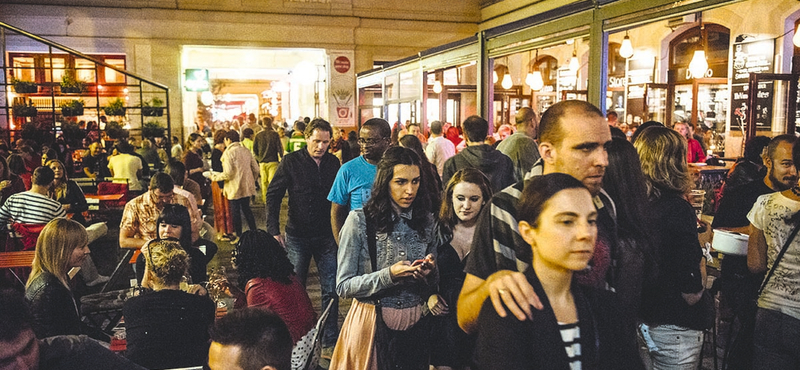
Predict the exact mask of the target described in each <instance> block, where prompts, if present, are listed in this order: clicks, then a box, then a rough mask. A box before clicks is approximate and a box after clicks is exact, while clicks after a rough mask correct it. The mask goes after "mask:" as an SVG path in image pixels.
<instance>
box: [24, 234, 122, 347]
mask: <svg viewBox="0 0 800 370" xmlns="http://www.w3.org/2000/svg"><path fill="white" fill-rule="evenodd" d="M89 253H90V251H89V237H88V235H87V234H86V229H84V227H83V226H82V225H81V224H79V223H78V222H76V221H72V220H68V219H66V218H57V219H55V220H53V221H50V222H49V223H48V224H47V225H46V226H45V227H44V229H42V232H41V233H40V234H39V239H38V240H37V242H36V255H35V257H34V258H33V264H32V265H31V268H32V270H31V275H30V277H29V278H28V282H27V284H26V285H25V299H26V300H27V301H28V305H29V307H30V309H31V315H32V316H33V331H34V332H35V333H36V337H37V338H46V337H51V336H54V335H80V334H87V335H89V336H91V337H92V338H95V339H99V340H104V341H109V340H110V338H109V337H108V335H106V334H104V333H103V332H101V331H100V330H99V329H96V328H91V327H89V326H87V325H86V324H84V323H83V322H82V321H81V316H80V314H79V312H78V308H77V305H76V302H75V297H74V296H73V294H72V289H71V288H70V276H69V275H68V273H69V271H70V270H71V269H72V268H75V267H80V266H81V264H82V263H83V261H84V259H86V257H87V256H88V255H89Z"/></svg>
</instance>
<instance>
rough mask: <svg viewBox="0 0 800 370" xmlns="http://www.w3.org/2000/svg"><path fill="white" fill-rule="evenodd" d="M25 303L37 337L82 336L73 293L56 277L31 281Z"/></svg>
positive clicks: (49, 276)
mask: <svg viewBox="0 0 800 370" xmlns="http://www.w3.org/2000/svg"><path fill="white" fill-rule="evenodd" d="M25 300H27V301H28V306H29V307H30V310H31V315H32V316H33V331H34V332H35V333H36V337H38V338H46V337H52V336H54V335H80V334H84V333H82V332H81V318H80V315H79V314H78V307H77V305H76V303H75V299H74V298H73V297H72V292H70V291H69V289H67V287H65V286H64V285H63V284H61V281H59V280H58V278H57V277H56V276H55V275H53V274H51V273H49V272H42V273H41V274H39V276H37V277H36V278H35V279H33V281H32V282H31V283H30V285H29V286H28V287H27V288H26V289H25Z"/></svg>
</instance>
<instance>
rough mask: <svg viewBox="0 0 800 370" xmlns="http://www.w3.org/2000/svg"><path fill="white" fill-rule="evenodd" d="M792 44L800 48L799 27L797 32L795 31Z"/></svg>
mask: <svg viewBox="0 0 800 370" xmlns="http://www.w3.org/2000/svg"><path fill="white" fill-rule="evenodd" d="M792 42H793V43H794V46H797V47H799V48H800V27H798V28H797V30H795V31H794V37H792Z"/></svg>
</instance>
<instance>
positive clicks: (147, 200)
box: [119, 191, 197, 240]
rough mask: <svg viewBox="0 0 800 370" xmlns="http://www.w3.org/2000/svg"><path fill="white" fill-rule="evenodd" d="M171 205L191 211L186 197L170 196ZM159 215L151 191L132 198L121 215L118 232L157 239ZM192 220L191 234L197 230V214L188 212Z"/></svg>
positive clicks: (147, 238) (159, 212) (146, 238)
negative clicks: (131, 231)
mask: <svg viewBox="0 0 800 370" xmlns="http://www.w3.org/2000/svg"><path fill="white" fill-rule="evenodd" d="M172 204H180V205H182V206H184V207H186V209H187V210H191V209H192V205H191V204H189V200H188V199H186V197H184V196H182V195H179V194H174V195H173V196H172ZM160 214H161V209H159V208H158V206H157V205H156V203H154V202H153V197H152V196H151V191H148V192H146V193H144V194H142V195H140V196H138V197H136V198H133V199H132V200H131V201H130V202H128V204H126V205H125V211H123V213H122V222H120V224H119V228H120V231H122V230H134V236H135V237H139V238H142V239H145V240H151V239H155V238H157V237H158V225H156V220H158V215H160ZM189 216H190V217H191V220H192V232H194V231H195V230H194V229H195V228H197V212H191V211H190V212H189Z"/></svg>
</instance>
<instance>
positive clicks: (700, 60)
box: [689, 13, 708, 78]
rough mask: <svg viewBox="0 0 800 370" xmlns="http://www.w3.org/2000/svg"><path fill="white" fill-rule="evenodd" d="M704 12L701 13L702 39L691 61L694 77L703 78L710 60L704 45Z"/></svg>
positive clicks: (690, 66)
mask: <svg viewBox="0 0 800 370" xmlns="http://www.w3.org/2000/svg"><path fill="white" fill-rule="evenodd" d="M702 17H703V13H700V15H699V18H700V41H699V42H698V44H697V49H696V50H695V51H694V55H693V56H692V61H691V62H689V73H691V74H692V78H703V77H705V75H706V71H707V70H708V61H707V60H706V50H705V48H704V47H703V31H704V30H705V27H703V18H702Z"/></svg>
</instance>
